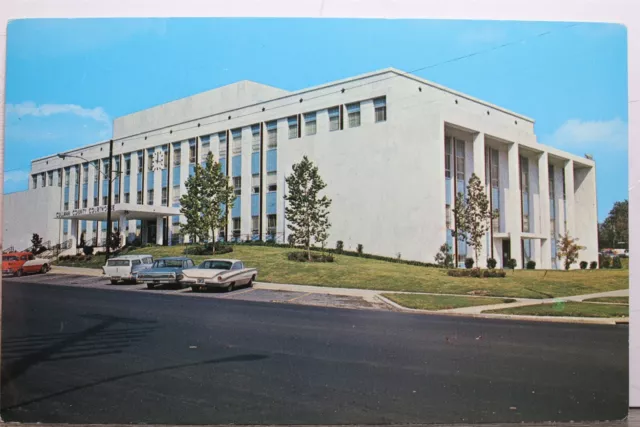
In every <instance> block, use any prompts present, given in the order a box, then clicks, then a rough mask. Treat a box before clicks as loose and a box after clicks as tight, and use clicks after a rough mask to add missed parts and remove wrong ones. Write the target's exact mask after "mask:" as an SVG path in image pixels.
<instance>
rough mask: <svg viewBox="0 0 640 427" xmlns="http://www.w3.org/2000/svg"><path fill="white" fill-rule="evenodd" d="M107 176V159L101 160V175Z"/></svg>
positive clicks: (105, 177)
mask: <svg viewBox="0 0 640 427" xmlns="http://www.w3.org/2000/svg"><path fill="white" fill-rule="evenodd" d="M108 176H109V160H103V161H102V177H103V178H104V179H107V177H108Z"/></svg>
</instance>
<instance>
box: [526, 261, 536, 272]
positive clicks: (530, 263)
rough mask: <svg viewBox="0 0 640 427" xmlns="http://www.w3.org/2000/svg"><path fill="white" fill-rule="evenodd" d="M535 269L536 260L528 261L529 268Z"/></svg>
mask: <svg viewBox="0 0 640 427" xmlns="http://www.w3.org/2000/svg"><path fill="white" fill-rule="evenodd" d="M535 269H536V262H535V261H533V260H529V261H527V270H535Z"/></svg>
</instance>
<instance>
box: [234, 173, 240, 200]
mask: <svg viewBox="0 0 640 427" xmlns="http://www.w3.org/2000/svg"><path fill="white" fill-rule="evenodd" d="M233 193H234V194H235V195H236V196H239V195H240V194H242V178H241V177H239V176H236V177H234V178H233Z"/></svg>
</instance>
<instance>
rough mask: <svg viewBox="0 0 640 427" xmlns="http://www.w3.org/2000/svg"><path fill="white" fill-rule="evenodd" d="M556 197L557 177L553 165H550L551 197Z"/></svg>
mask: <svg viewBox="0 0 640 427" xmlns="http://www.w3.org/2000/svg"><path fill="white" fill-rule="evenodd" d="M555 198H556V177H555V169H554V167H553V165H549V199H551V200H554V199H555Z"/></svg>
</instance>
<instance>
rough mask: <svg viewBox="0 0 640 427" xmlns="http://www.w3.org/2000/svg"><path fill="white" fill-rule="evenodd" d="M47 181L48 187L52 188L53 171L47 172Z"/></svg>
mask: <svg viewBox="0 0 640 427" xmlns="http://www.w3.org/2000/svg"><path fill="white" fill-rule="evenodd" d="M47 181H49V186H50V187H51V186H53V171H52V172H47Z"/></svg>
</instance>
